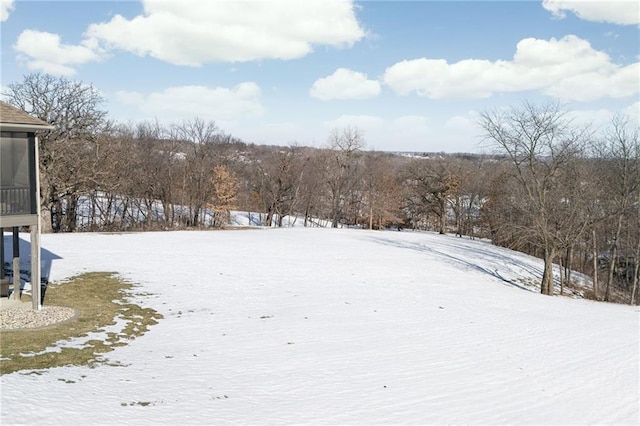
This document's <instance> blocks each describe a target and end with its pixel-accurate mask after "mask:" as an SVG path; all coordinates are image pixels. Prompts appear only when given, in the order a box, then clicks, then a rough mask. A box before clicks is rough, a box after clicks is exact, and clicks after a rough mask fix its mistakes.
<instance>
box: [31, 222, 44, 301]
mask: <svg viewBox="0 0 640 426" xmlns="http://www.w3.org/2000/svg"><path fill="white" fill-rule="evenodd" d="M40 281H41V279H40V226H38V224H37V223H36V224H35V225H31V297H32V298H33V300H32V304H33V309H35V310H40V309H42V303H41V300H40V299H41V294H40V293H41V288H40Z"/></svg>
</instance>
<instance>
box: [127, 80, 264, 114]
mask: <svg viewBox="0 0 640 426" xmlns="http://www.w3.org/2000/svg"><path fill="white" fill-rule="evenodd" d="M116 99H117V100H118V101H119V102H121V103H123V104H126V105H133V106H135V107H137V108H138V109H139V110H140V111H142V112H143V113H145V114H147V116H148V117H149V118H151V117H156V118H158V119H159V120H161V121H165V120H166V121H170V122H175V121H179V120H181V119H185V118H193V117H199V118H202V119H204V120H214V121H234V120H240V119H242V118H247V117H257V116H260V115H262V113H263V112H264V109H263V107H262V104H261V103H260V88H259V87H258V85H257V84H256V83H253V82H245V83H240V84H238V85H236V86H234V87H232V88H226V87H214V88H210V87H204V86H180V87H169V88H167V89H165V90H163V91H162V92H156V93H151V94H149V95H143V94H140V93H138V92H125V91H120V92H117V93H116Z"/></svg>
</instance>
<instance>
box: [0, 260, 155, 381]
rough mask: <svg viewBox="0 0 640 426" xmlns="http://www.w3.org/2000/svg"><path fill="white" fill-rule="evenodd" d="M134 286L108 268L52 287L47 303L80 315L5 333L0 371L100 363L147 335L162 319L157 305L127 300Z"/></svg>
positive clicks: (0, 339) (0, 345) (1, 335)
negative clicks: (58, 321)
mask: <svg viewBox="0 0 640 426" xmlns="http://www.w3.org/2000/svg"><path fill="white" fill-rule="evenodd" d="M132 289H133V285H132V284H131V283H129V282H126V281H124V280H122V279H120V278H119V277H117V276H116V275H114V274H113V273H109V272H94V273H87V274H83V275H78V276H76V277H74V278H71V279H70V280H69V281H68V282H65V283H64V285H51V286H50V287H49V289H48V290H47V295H46V303H47V305H56V306H68V307H71V308H74V309H76V310H77V311H79V313H80V314H79V315H78V316H77V317H76V318H74V319H73V320H71V321H66V322H63V323H59V324H56V325H53V326H50V327H46V328H40V329H24V330H15V331H3V332H1V333H0V374H8V373H12V372H14V371H21V370H40V369H46V368H51V367H59V366H64V365H93V364H95V363H97V362H102V361H103V358H102V355H103V354H105V353H107V352H110V351H112V350H113V349H115V348H116V347H119V346H124V345H126V344H127V343H128V342H129V341H130V340H133V339H135V338H136V337H139V336H141V335H143V334H144V333H146V332H147V330H148V329H149V327H150V326H152V325H154V324H157V322H158V320H159V319H160V318H162V315H160V314H158V313H157V312H156V311H155V310H153V309H150V308H142V307H140V306H138V305H136V304H135V303H130V302H128V300H127V299H128V295H129V294H130V292H131V290H132ZM114 326H115V327H114ZM69 343H73V344H69Z"/></svg>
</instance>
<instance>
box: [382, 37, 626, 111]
mask: <svg viewBox="0 0 640 426" xmlns="http://www.w3.org/2000/svg"><path fill="white" fill-rule="evenodd" d="M637 76H638V63H634V64H631V65H627V66H624V67H623V66H620V65H616V64H613V63H612V62H611V59H610V58H609V56H608V55H607V54H606V53H604V52H600V51H597V50H595V49H593V48H592V47H591V45H590V44H589V42H588V41H586V40H583V39H581V38H579V37H577V36H574V35H568V36H565V37H563V38H561V39H559V40H557V39H555V38H552V39H550V40H548V41H547V40H539V39H534V38H527V39H524V40H521V41H520V42H519V43H518V45H517V47H516V52H515V54H514V56H513V60H511V61H504V60H498V61H495V62H492V61H488V60H484V59H465V60H462V61H459V62H456V63H452V64H449V63H448V62H447V61H446V60H444V59H428V58H419V59H413V60H404V61H401V62H398V63H396V64H394V65H392V66H390V67H389V68H387V69H386V71H385V73H384V77H383V81H384V83H385V84H387V85H388V86H389V87H391V88H392V89H393V90H394V91H395V92H397V93H399V94H403V95H406V94H409V93H412V92H415V93H416V94H417V95H419V96H424V97H428V98H431V99H469V98H488V97H490V96H492V95H493V94H495V93H509V92H521V91H530V90H540V91H542V92H543V93H545V94H548V95H551V96H556V97H558V98H560V99H562V100H579V101H586V100H595V99H600V98H604V97H612V98H624V97H628V96H633V95H635V94H637V93H638V90H639V87H638V86H639V84H638V78H637Z"/></svg>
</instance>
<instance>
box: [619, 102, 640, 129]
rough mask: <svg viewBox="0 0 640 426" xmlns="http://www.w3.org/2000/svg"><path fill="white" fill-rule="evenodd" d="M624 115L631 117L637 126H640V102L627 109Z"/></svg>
mask: <svg viewBox="0 0 640 426" xmlns="http://www.w3.org/2000/svg"><path fill="white" fill-rule="evenodd" d="M622 113H623V114H625V115H626V116H628V117H629V119H631V120H632V121H634V122H635V123H636V124H640V101H638V102H634V103H632V104H631V105H629V106H628V107H626V108H625V109H623V110H622Z"/></svg>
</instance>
